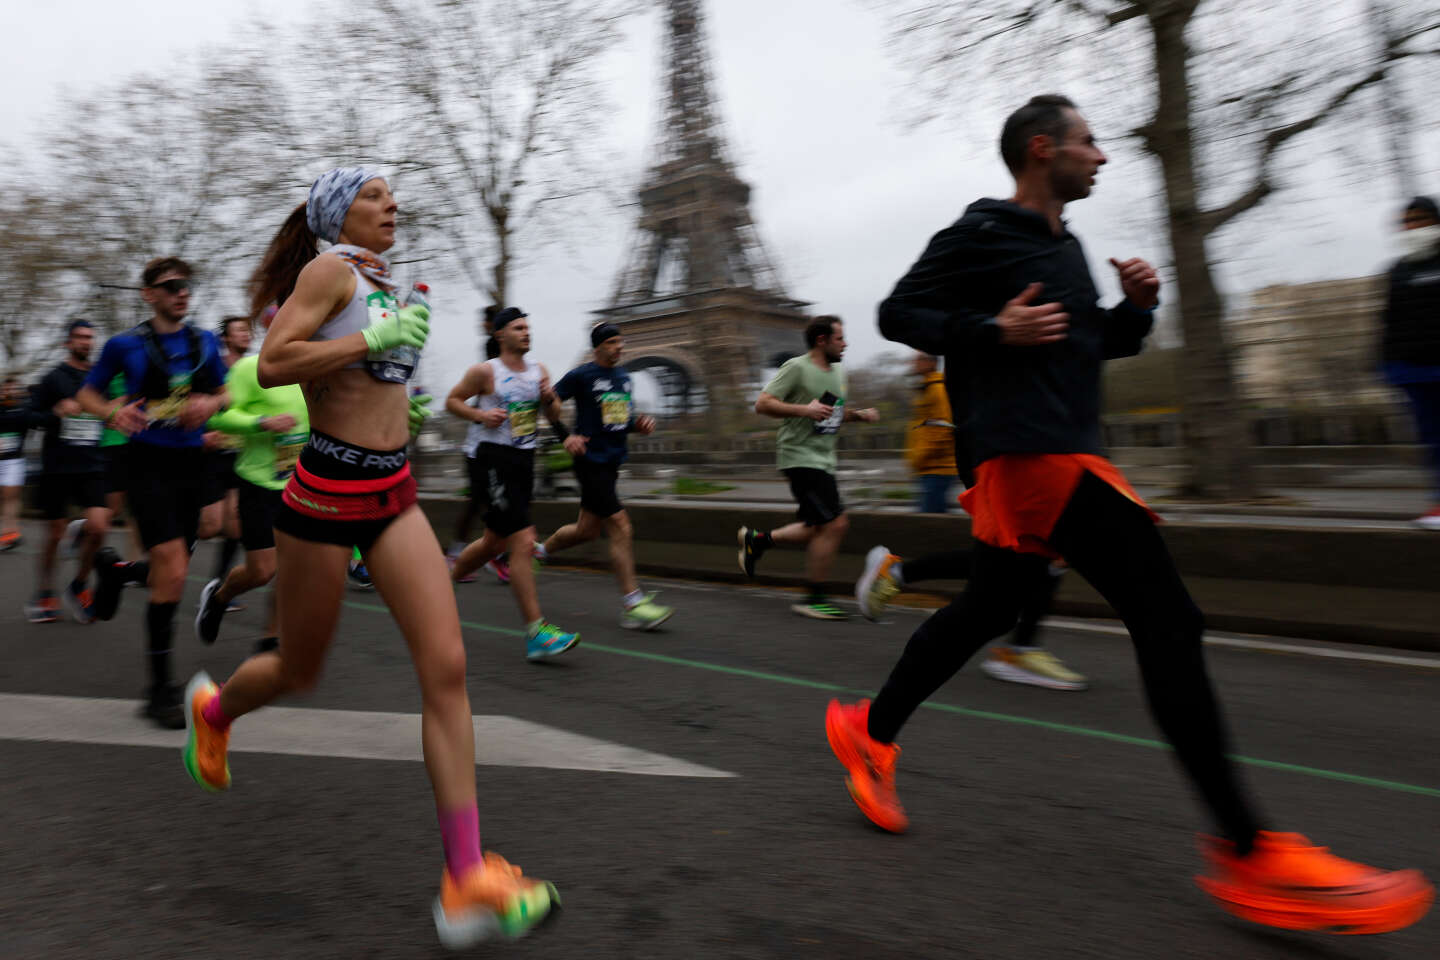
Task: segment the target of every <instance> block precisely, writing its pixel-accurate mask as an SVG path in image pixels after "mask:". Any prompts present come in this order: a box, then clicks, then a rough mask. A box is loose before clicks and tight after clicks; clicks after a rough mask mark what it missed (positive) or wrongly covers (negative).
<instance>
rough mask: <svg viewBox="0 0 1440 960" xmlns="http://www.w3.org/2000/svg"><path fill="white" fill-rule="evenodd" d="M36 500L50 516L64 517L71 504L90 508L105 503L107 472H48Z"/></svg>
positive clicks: (57, 518)
mask: <svg viewBox="0 0 1440 960" xmlns="http://www.w3.org/2000/svg"><path fill="white" fill-rule="evenodd" d="M35 500H36V503H37V505H38V506H39V507H40V512H41V513H42V514H43V515H44V517H45V519H46V520H63V519H65V518H66V517H68V516H70V512H71V508H74V509H76V510H89V509H91V508H92V507H103V506H105V474H104V473H45V474H41V475H40V485H39V487H38V489H37V491H36V493H35Z"/></svg>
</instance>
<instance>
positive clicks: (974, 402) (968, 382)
mask: <svg viewBox="0 0 1440 960" xmlns="http://www.w3.org/2000/svg"><path fill="white" fill-rule="evenodd" d="M1035 282H1039V283H1042V284H1044V287H1043V289H1042V290H1041V292H1040V295H1039V296H1038V297H1036V298H1035V300H1034V301H1033V302H1034V303H1035V304H1042V303H1050V302H1055V301H1058V302H1060V303H1061V304H1063V305H1064V307H1065V310H1066V312H1067V313H1069V314H1070V330H1069V336H1068V337H1067V338H1066V339H1064V340H1061V341H1059V342H1058V343H1051V344H1046V345H1044V346H1036V347H1009V346H1003V345H1001V343H1000V341H999V327H998V326H997V325H996V323H995V316H996V314H998V313H999V312H1000V311H1001V310H1002V309H1004V306H1005V304H1006V302H1007V301H1009V300H1012V299H1014V298H1015V297H1016V296H1017V295H1018V294H1019V293H1020V292H1021V291H1022V290H1024V289H1025V287H1026V286H1027V285H1029V284H1031V283H1035ZM1153 319H1154V317H1153V314H1152V313H1151V311H1149V310H1142V309H1141V308H1139V307H1137V306H1135V305H1133V304H1131V303H1129V302H1128V301H1125V302H1122V303H1120V304H1119V305H1118V306H1116V307H1115V308H1114V309H1113V310H1104V309H1102V308H1101V307H1100V303H1099V294H1098V293H1097V291H1096V289H1095V282H1094V281H1093V280H1092V279H1091V277H1090V268H1089V266H1088V265H1087V264H1086V262H1085V252H1084V251H1083V250H1082V249H1081V248H1080V241H1079V240H1078V239H1076V238H1075V236H1074V235H1073V234H1071V233H1070V232H1069V231H1068V230H1065V231H1063V232H1062V233H1061V235H1060V236H1056V235H1055V234H1054V232H1052V231H1051V229H1050V223H1049V221H1048V220H1047V219H1046V218H1045V217H1044V216H1043V215H1041V214H1039V213H1036V212H1034V211H1031V210H1027V209H1025V208H1023V207H1020V206H1017V205H1015V204H1013V203H1010V202H1008V201H1004V200H977V201H976V202H974V203H972V204H971V205H970V207H969V209H967V210H966V211H965V215H964V216H963V217H961V218H960V219H959V220H958V221H956V222H955V223H954V224H952V225H951V226H949V227H947V228H946V229H944V230H942V231H940V232H939V233H937V234H936V235H935V236H934V237H932V238H931V240H930V245H929V246H928V247H926V248H925V252H924V253H923V254H921V255H920V259H919V260H918V261H916V263H915V265H914V266H913V267H911V268H910V272H909V273H907V274H905V276H904V277H902V278H901V280H900V282H899V283H897V284H896V285H895V289H894V291H893V292H892V293H891V294H890V296H889V297H887V298H886V299H885V301H884V302H883V303H881V304H880V332H881V334H882V335H884V336H885V338H886V339H888V340H896V341H899V342H900V343H904V344H907V345H909V346H911V347H914V348H915V349H917V350H923V351H925V352H927V353H934V354H942V355H944V357H945V388H946V392H947V393H949V395H950V406H951V408H952V409H953V411H954V415H955V424H956V426H957V429H956V431H955V438H956V439H955V446H956V457H955V459H956V464H957V465H958V466H959V468H960V474H961V476H962V478H965V480H966V482H967V483H968V482H970V473H971V469H972V468H973V467H974V466H976V465H978V464H980V463H983V462H984V461H986V460H988V459H990V458H991V457H994V456H998V455H1000V454H1004V453H1093V454H1100V453H1103V445H1102V442H1101V434H1100V402H1101V390H1100V370H1101V366H1102V365H1103V364H1104V362H1105V361H1106V360H1108V359H1110V358H1112V357H1129V356H1134V355H1135V354H1137V353H1139V352H1140V347H1141V344H1142V342H1143V341H1144V338H1145V337H1146V335H1147V334H1149V332H1150V327H1151V324H1152V322H1153Z"/></svg>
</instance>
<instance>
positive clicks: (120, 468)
mask: <svg viewBox="0 0 1440 960" xmlns="http://www.w3.org/2000/svg"><path fill="white" fill-rule="evenodd" d="M100 452H101V454H103V455H104V457H105V493H106V494H107V495H109V494H112V493H126V492H128V491H129V489H130V444H128V443H116V444H112V445H110V446H108V447H101V448H100Z"/></svg>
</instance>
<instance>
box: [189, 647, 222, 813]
mask: <svg viewBox="0 0 1440 960" xmlns="http://www.w3.org/2000/svg"><path fill="white" fill-rule="evenodd" d="M212 682H213V681H212V680H211V679H210V674H208V673H206V672H205V671H204V670H201V671H200V672H199V673H197V674H195V676H193V677H191V678H190V682H189V683H187V684H185V734H186V736H185V749H183V750H181V751H180V759H181V761H182V762H183V763H184V764H185V772H186V773H188V774H190V779H191V780H194V781H195V782H196V783H198V784H199V785H200V786H201V788H202V789H204V790H207V791H209V792H210V793H224V792H225V791H226V790H228V789H229V788H230V785H229V784H228V783H227V784H226V785H225V786H223V787H217V786H215V785H214V784H212V783H211V782H210V781H208V780H206V779H205V778H204V777H202V776H201V775H200V765H199V764H198V763H196V762H195V723H194V717H195V710H194V707H193V703H194V701H195V694H197V693H199V692H200V688H201V687H203V686H205V685H206V684H207V683H212ZM225 772H226V774H229V772H230V768H229V763H228V761H227V763H226V768H225Z"/></svg>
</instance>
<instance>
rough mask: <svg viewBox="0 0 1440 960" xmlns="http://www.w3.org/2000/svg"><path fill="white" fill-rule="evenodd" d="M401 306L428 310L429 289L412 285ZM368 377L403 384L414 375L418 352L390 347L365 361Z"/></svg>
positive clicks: (418, 359)
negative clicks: (368, 370)
mask: <svg viewBox="0 0 1440 960" xmlns="http://www.w3.org/2000/svg"><path fill="white" fill-rule="evenodd" d="M402 305H403V306H407V307H424V308H425V309H426V310H429V309H430V287H429V285H427V284H424V283H412V284H411V285H410V289H409V291H408V292H406V294H405V299H404V300H403V301H402ZM365 362H366V364H367V365H368V366H369V368H370V375H371V376H372V377H374V378H375V379H376V380H384V381H385V382H387V383H405V382H406V381H408V380H409V379H410V378H411V377H413V376H414V375H415V368H416V367H417V366H418V365H419V364H420V351H419V350H416V349H415V348H414V347H408V346H400V347H391V348H390V349H389V350H386V351H384V352H383V353H381V354H379V355H378V356H373V357H370V358H369V359H367V360H366V361H365Z"/></svg>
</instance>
